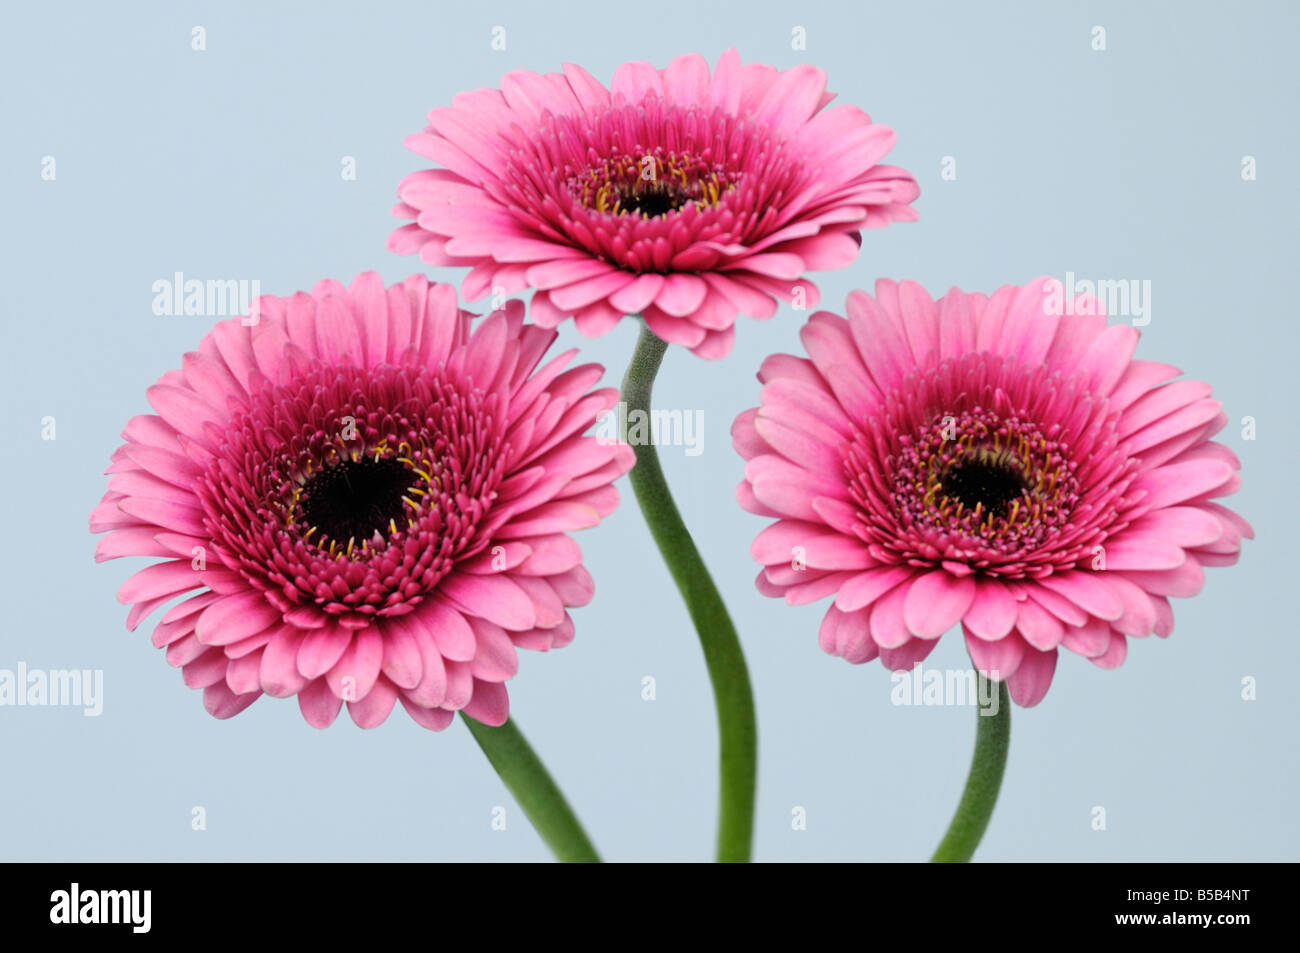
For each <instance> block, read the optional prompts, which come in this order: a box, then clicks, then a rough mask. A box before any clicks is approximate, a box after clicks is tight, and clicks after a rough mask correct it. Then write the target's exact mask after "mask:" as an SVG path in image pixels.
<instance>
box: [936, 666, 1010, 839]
mask: <svg viewBox="0 0 1300 953" xmlns="http://www.w3.org/2000/svg"><path fill="white" fill-rule="evenodd" d="M976 677H977V678H978V679H979V685H978V686H977V689H978V690H977V692H976V696H975V697H976V699H980V698H989V697H990V694H989V680H988V679H986V678H985V677H984V676H983V675H980V674H978V673H976ZM997 684H998V707H997V709H996V710H995V712H994V713H992V714H986V713H985V712H984V710H983V708H982V706H980V705H979V703H978V701H977V702H976V708H975V711H976V712H977V714H976V718H975V754H974V756H973V757H972V758H971V765H970V775H969V776H968V777H967V778H966V790H965V791H963V792H962V795H961V803H960V804H958V805H957V813H956V814H954V815H953V818H952V823H951V824H950V825H949V826H948V833H947V834H945V835H944V838H943V840H942V841H941V842H940V843H939V848H938V850H936V851H935V852H934V857H932V858H931V863H936V864H964V863H966V862H967V861H968V860H970V859H971V856H972V855H973V854H974V853H975V848H977V847H979V844H980V839H981V838H982V837H983V836H984V831H985V829H986V828H987V827H988V826H989V818H990V817H992V816H993V806H994V805H995V804H997V801H998V790H999V789H1000V788H1001V787H1002V773H1003V771H1005V770H1006V767H1007V748H1008V746H1009V745H1010V742H1011V700H1010V698H1008V697H1007V683H1006V682H1005V681H1002V682H998V683H997Z"/></svg>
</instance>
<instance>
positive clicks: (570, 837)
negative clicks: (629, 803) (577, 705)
mask: <svg viewBox="0 0 1300 953" xmlns="http://www.w3.org/2000/svg"><path fill="white" fill-rule="evenodd" d="M461 717H462V718H463V719H465V724H466V725H468V726H469V733H470V734H471V735H473V736H474V740H475V741H477V742H478V746H479V747H480V748H482V749H483V753H484V754H485V755H487V759H488V761H489V762H491V764H492V767H494V768H496V772H497V774H498V775H500V776H501V780H502V781H504V782H505V785H506V788H507V789H509V791H510V793H511V794H513V795H514V798H515V800H516V801H518V802H519V806H520V807H521V808H523V809H524V813H525V814H526V815H528V819H529V820H530V821H532V822H533V827H535V828H536V829H537V833H539V834H541V835H542V840H544V841H546V844H547V846H548V847H550V848H551V850H552V852H554V854H555V859H556V860H559V861H562V862H563V863H568V864H589V863H599V862H600V856H599V855H598V854H597V853H596V848H595V847H593V846H592V844H591V841H590V840H589V839H588V837H587V833H586V831H584V830H583V829H582V825H581V824H579V823H578V818H577V817H576V816H574V813H573V809H572V808H571V807H569V802H568V801H566V800H565V799H564V794H563V793H561V791H560V789H559V788H558V787H557V786H556V784H555V781H554V780H552V778H551V775H550V774H549V773H548V772H547V770H546V766H545V765H544V764H542V762H541V759H539V758H538V757H537V754H536V753H535V752H534V751H533V749H532V748H531V747H530V746H529V744H528V740H527V739H526V738H525V737H524V736H523V732H521V731H520V730H519V727H518V726H517V725H516V724H515V720H514V719H513V718H511V719H509V720H508V721H507V722H506V723H505V724H504V725H502V726H501V727H500V728H489V727H488V726H487V725H485V724H483V723H482V722H479V721H475V720H474V719H473V718H470V717H469V716H468V715H466V714H465V713H464V712H462V713H461Z"/></svg>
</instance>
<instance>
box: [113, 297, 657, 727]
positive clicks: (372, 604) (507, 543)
mask: <svg viewBox="0 0 1300 953" xmlns="http://www.w3.org/2000/svg"><path fill="white" fill-rule="evenodd" d="M253 314H254V315H255V316H256V318H255V319H253V318H249V319H238V318H237V319H232V320H229V321H224V322H222V323H221V324H218V325H217V326H216V327H215V328H214V329H213V330H212V332H211V333H210V334H208V335H207V336H206V337H205V338H204V339H203V340H202V342H200V344H199V349H198V351H196V352H193V353H190V354H186V355H185V359H184V362H183V366H182V368H181V369H180V370H173V371H169V372H168V373H166V374H164V375H163V377H162V378H161V379H160V380H159V381H158V383H157V384H156V385H155V386H153V387H151V388H150V389H149V391H148V398H149V402H150V403H151V404H152V405H153V407H154V409H155V410H156V411H157V415H152V414H146V415H143V416H139V417H135V418H133V419H132V420H131V421H130V422H129V423H128V424H127V426H126V430H125V432H124V433H123V437H124V438H125V439H126V443H125V444H123V445H122V446H121V447H120V448H118V450H117V451H116V452H115V453H114V454H113V463H112V466H110V467H109V469H108V472H109V473H110V474H111V475H112V476H111V477H110V479H109V483H108V492H107V493H106V494H105V496H104V499H103V502H102V503H100V505H99V506H98V507H97V508H96V509H95V511H94V513H93V514H92V515H91V519H90V528H91V530H92V531H93V532H103V531H108V535H107V536H105V537H104V538H103V539H101V540H100V542H99V547H98V550H97V552H96V558H97V559H99V560H105V559H113V558H116V557H119V556H158V557H164V558H165V561H163V562H159V563H156V564H155V565H152V566H150V567H149V568H147V569H144V570H142V571H140V572H138V573H136V574H135V575H134V576H132V577H131V578H130V579H129V580H127V582H126V584H125V585H123V586H122V589H121V591H120V592H119V594H118V598H119V599H120V600H121V601H122V602H124V603H130V604H132V608H131V611H130V613H129V615H128V616H127V628H129V629H134V628H135V627H136V626H137V625H139V623H140V622H141V620H143V619H144V618H145V617H146V616H148V615H149V614H150V613H152V612H153V611H155V610H156V609H158V608H160V607H162V606H163V605H164V604H166V603H168V602H171V601H172V600H174V599H176V598H177V597H181V596H184V597H185V598H184V599H183V601H180V602H179V603H177V604H176V605H175V606H173V607H172V608H171V609H170V610H168V611H167V613H166V614H165V615H164V616H163V617H162V621H161V623H160V624H159V625H158V627H157V628H156V629H155V630H154V636H153V642H154V644H155V645H156V646H158V647H160V648H161V647H166V650H167V660H168V661H169V662H170V663H171V664H172V665H176V666H180V667H181V670H182V673H183V675H184V679H185V683H186V684H187V685H189V686H190V687H191V688H201V689H203V700H204V705H205V707H206V708H207V710H208V711H209V712H211V713H212V714H213V715H215V716H216V717H218V718H229V717H230V716H232V715H234V714H237V713H238V712H240V711H242V710H243V709H245V708H246V707H248V706H249V705H250V704H252V703H253V702H254V701H256V700H257V698H258V697H260V696H261V695H262V693H266V694H268V695H272V696H275V697H280V698H283V697H287V696H290V695H297V696H298V702H299V705H300V707H301V709H302V713H303V716H304V717H305V718H306V719H307V721H308V722H309V723H310V724H312V725H313V726H315V727H317V728H323V727H325V726H327V725H329V724H330V723H331V722H332V721H333V720H334V718H335V717H336V716H337V715H338V712H339V709H340V707H341V705H342V704H343V702H344V701H346V702H347V703H348V712H349V714H350V715H351V716H352V719H353V721H355V722H356V723H357V724H358V725H360V726H361V727H363V728H373V727H374V726H376V725H378V724H379V723H381V722H382V721H383V720H384V719H385V718H387V717H388V714H389V712H390V711H391V710H392V708H393V704H394V702H396V701H399V700H400V701H401V703H402V704H403V705H404V706H405V708H406V710H407V711H408V712H409V713H410V715H411V717H412V718H414V719H415V720H416V721H417V722H418V723H420V724H421V725H423V726H425V727H426V728H433V729H435V730H436V729H441V728H444V727H446V725H447V724H448V723H449V722H450V721H451V719H452V717H453V715H454V713H455V712H456V711H457V710H463V711H465V712H466V713H467V714H468V715H470V716H472V717H474V718H476V719H478V720H479V721H482V722H484V723H485V724H489V725H500V724H502V723H503V722H504V721H505V720H506V717H507V707H508V699H507V697H506V689H505V685H504V684H503V683H504V682H505V681H506V680H507V679H509V678H510V677H512V676H513V675H514V674H515V671H516V668H517V665H518V660H517V658H516V655H515V650H516V649H518V648H525V649H540V650H546V649H550V648H558V647H560V646H563V645H567V644H568V643H569V641H570V640H571V639H572V638H573V623H572V621H571V620H570V618H569V615H568V612H567V611H566V607H572V606H581V605H584V604H586V602H587V601H588V600H589V599H590V598H591V594H592V582H591V577H590V576H589V575H588V574H587V571H586V570H585V569H584V568H583V567H582V556H581V553H580V552H579V550H578V547H577V545H576V544H575V543H574V542H573V541H572V540H571V539H570V538H569V536H567V535H566V534H567V533H568V532H569V531H570V530H575V529H580V528H582V527H587V526H594V525H596V523H597V522H599V520H600V519H601V517H603V516H606V515H608V514H609V513H610V512H611V511H612V510H613V509H614V507H615V505H616V503H617V500H618V493H617V490H616V489H615V488H614V487H613V486H612V485H611V483H612V481H613V480H614V479H616V478H617V477H618V476H620V475H621V474H623V473H625V472H626V471H627V470H628V469H629V468H630V467H631V465H632V460H633V457H632V451H631V449H630V448H628V447H627V446H625V445H616V444H615V445H610V444H606V443H602V442H600V441H597V440H596V439H595V438H594V437H584V436H582V433H583V431H584V430H586V429H587V427H588V425H589V424H590V423H591V422H592V420H594V419H595V417H596V415H597V414H598V413H599V412H601V411H602V410H604V409H606V408H608V407H610V406H611V405H612V404H613V403H614V401H615V400H616V399H617V392H616V391H615V390H614V389H605V390H598V391H593V392H590V393H589V392H588V389H589V388H590V387H591V386H592V385H593V384H594V383H595V382H596V381H597V380H598V379H599V377H600V376H601V373H602V369H601V368H600V367H598V366H596V365H592V364H588V365H584V366H582V367H577V368H574V369H572V370H568V371H564V370H563V368H564V367H565V365H566V364H567V363H568V362H569V360H570V359H571V358H572V357H573V355H574V353H575V352H574V351H568V352H566V353H564V354H562V355H560V356H559V357H556V358H555V359H553V360H552V361H550V362H549V363H547V364H545V365H544V366H542V367H541V368H538V363H539V362H540V361H541V359H542V357H543V355H544V354H545V352H546V350H547V348H548V347H549V346H550V343H551V342H552V341H553V340H554V338H555V332H554V331H547V330H544V329H542V328H538V327H533V326H525V325H523V305H522V304H521V303H519V302H510V303H509V305H508V306H507V307H506V309H505V310H504V311H503V312H496V313H494V314H492V315H491V316H490V317H488V318H486V319H485V320H484V321H482V322H481V323H480V324H479V325H478V327H477V329H475V330H473V331H471V320H470V319H471V317H472V316H471V315H469V314H467V313H465V312H462V311H460V310H459V308H458V307H457V304H456V294H455V291H454V290H453V289H452V288H451V287H449V286H447V285H437V284H430V283H429V282H428V281H427V280H425V279H423V278H419V277H412V278H409V279H407V280H406V281H405V282H403V283H402V284H398V285H393V286H392V287H389V288H385V287H384V285H383V282H382V281H381V279H380V278H379V276H378V275H376V274H374V273H367V274H363V275H360V276H359V277H358V278H356V280H354V281H353V282H352V285H351V286H350V287H348V288H344V287H343V286H342V285H341V284H339V283H338V282H335V281H324V282H321V283H320V284H318V285H317V286H316V288H315V289H314V290H313V291H312V293H311V294H305V293H299V294H297V295H295V296H293V297H292V298H276V297H270V296H265V297H262V298H260V299H258V301H257V303H256V305H255V307H254V310H253ZM246 321H247V323H245V322H246ZM195 590H198V591H197V592H195Z"/></svg>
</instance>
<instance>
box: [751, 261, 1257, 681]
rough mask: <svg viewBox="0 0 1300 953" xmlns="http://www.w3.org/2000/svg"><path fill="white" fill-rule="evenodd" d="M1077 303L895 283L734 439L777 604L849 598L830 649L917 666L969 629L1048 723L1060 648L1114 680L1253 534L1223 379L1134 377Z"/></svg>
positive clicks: (829, 327)
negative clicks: (1130, 641) (1239, 508)
mask: <svg viewBox="0 0 1300 953" xmlns="http://www.w3.org/2000/svg"><path fill="white" fill-rule="evenodd" d="M1060 290H1061V288H1060V283H1059V282H1053V281H1052V280H1051V279H1039V280H1038V281H1036V282H1034V283H1032V284H1030V285H1028V286H1026V287H1023V288H1018V287H1010V286H1008V287H1005V288H1002V289H1000V290H999V291H998V292H996V293H995V294H994V295H993V296H992V297H991V298H990V297H986V296H984V295H981V294H965V293H963V292H961V291H958V290H956V289H954V290H952V291H950V292H949V293H948V294H947V295H945V296H944V297H943V298H942V299H940V300H939V301H938V302H935V301H933V300H931V299H930V297H929V296H928V295H927V294H926V293H925V291H924V290H923V289H922V288H920V287H919V286H918V285H915V284H912V283H911V282H905V283H903V284H895V283H894V282H891V281H881V282H880V283H878V284H877V285H876V296H875V298H872V297H870V296H869V295H867V294H865V293H863V292H861V291H857V292H854V293H853V294H851V295H850V296H849V299H848V320H845V319H844V318H841V317H838V316H836V315H833V314H829V313H827V312H821V313H818V314H815V315H813V316H812V318H811V319H810V320H809V322H808V324H807V326H806V327H805V328H804V329H803V342H804V346H805V347H806V349H807V352H808V355H809V358H808V359H804V358H800V357H793V356H790V355H784V354H778V355H774V356H773V357H770V358H768V360H767V361H766V362H765V363H764V364H763V367H762V370H761V371H760V373H759V380H760V381H762V382H763V385H764V387H763V391H762V406H761V407H759V408H757V409H756V410H750V411H746V412H745V413H743V414H741V415H740V416H739V417H738V418H737V419H736V422H735V425H734V427H733V429H732V434H733V437H734V440H735V445H736V448H737V449H738V450H739V451H740V453H741V455H742V456H743V457H745V459H746V460H748V461H749V462H748V464H747V465H746V467H745V477H746V479H745V481H744V483H742V484H741V486H740V489H739V492H738V496H739V499H740V502H741V505H742V506H744V507H745V508H746V509H748V510H749V511H751V512H753V513H758V514H760V515H763V516H770V517H774V518H776V519H777V522H776V523H774V524H773V525H772V526H770V527H768V528H767V529H765V530H764V531H763V532H762V533H760V534H759V536H758V537H757V539H755V541H754V544H753V547H752V553H753V555H754V557H755V558H756V559H757V560H758V561H759V562H761V563H763V564H764V567H765V568H764V569H763V571H762V572H761V573H760V574H759V577H758V587H759V589H760V590H761V591H762V592H763V593H765V594H766V595H771V596H784V597H785V598H786V601H787V602H790V603H791V604H800V603H806V602H812V601H814V600H817V599H821V598H823V597H825V596H830V595H834V597H835V603H834V605H832V606H831V608H830V609H829V610H828V611H827V613H826V617H825V619H824V621H823V622H822V626H821V634H820V641H821V645H822V648H824V649H825V650H826V651H827V652H829V653H831V654H832V655H838V656H840V657H842V658H844V659H846V660H848V661H850V662H854V663H859V662H866V661H869V660H871V659H873V658H876V657H877V655H879V657H880V659H881V661H882V662H883V663H884V664H885V665H886V666H888V667H889V668H891V669H895V670H901V669H908V668H911V667H912V666H913V665H914V664H915V663H917V662H919V661H920V660H921V659H924V658H925V657H926V656H927V655H928V654H929V652H930V650H931V649H933V648H934V646H935V643H936V640H937V639H938V638H939V636H941V635H943V634H944V633H945V632H947V631H948V630H949V629H950V628H952V627H953V626H955V625H956V624H957V623H958V622H960V623H961V625H962V631H963V632H964V634H965V638H966V646H967V648H968V650H969V652H970V656H971V659H972V660H973V661H974V663H975V666H976V667H977V668H978V669H979V670H980V671H981V672H983V673H984V674H986V675H988V676H989V677H990V678H993V679H995V680H1003V679H1005V680H1006V682H1007V685H1008V688H1009V689H1010V691H1011V696H1012V698H1013V699H1014V700H1015V701H1016V702H1018V703H1019V704H1021V705H1026V706H1029V705H1035V704H1037V703H1038V702H1039V701H1040V700H1041V699H1042V698H1043V695H1044V694H1045V693H1046V691H1047V689H1048V686H1049V685H1050V684H1051V680H1052V675H1053V672H1054V671H1055V669H1056V658H1057V650H1058V649H1059V648H1060V647H1064V648H1066V649H1069V650H1070V651H1072V652H1075V653H1077V654H1079V655H1082V656H1084V657H1085V658H1088V659H1090V660H1091V661H1092V662H1093V663H1094V664H1096V665H1099V666H1101V667H1102V668H1114V667H1115V666H1117V665H1119V664H1120V663H1121V662H1123V661H1124V656H1125V652H1126V646H1127V638H1128V637H1129V636H1135V637H1141V636H1145V635H1149V634H1150V633H1151V632H1155V633H1156V634H1157V635H1159V636H1167V635H1169V633H1170V631H1171V630H1172V629H1173V624H1174V619H1173V612H1172V611H1171V609H1170V605H1169V597H1170V596H1192V595H1195V594H1196V593H1197V592H1198V591H1199V590H1200V588H1201V586H1202V584H1203V583H1204V581H1205V574H1204V567H1206V566H1224V565H1230V564H1232V563H1234V562H1236V560H1237V557H1238V555H1239V551H1240V547H1241V540H1242V537H1251V536H1253V533H1252V531H1251V528H1250V526H1249V524H1247V523H1246V522H1245V521H1244V520H1243V519H1241V517H1239V516H1237V515H1236V514H1235V513H1233V512H1232V511H1231V510H1228V509H1226V508H1225V507H1223V506H1221V505H1220V504H1218V503H1216V502H1214V500H1215V499H1216V498H1218V497H1224V496H1227V495H1229V494H1231V493H1233V492H1235V491H1236V489H1237V488H1238V486H1239V484H1240V479H1239V477H1238V475H1237V470H1238V468H1239V463H1238V461H1237V458H1236V456H1235V455H1234V454H1233V452H1232V451H1231V450H1229V449H1228V448H1227V447H1225V446H1223V445H1221V444H1218V443H1214V442H1212V441H1211V440H1210V437H1212V436H1213V435H1214V434H1215V433H1217V432H1218V431H1219V430H1220V429H1222V428H1223V426H1224V425H1225V424H1226V423H1227V417H1226V415H1224V414H1223V412H1222V410H1221V408H1220V405H1219V402H1218V401H1216V400H1214V399H1212V398H1211V397H1210V387H1209V385H1207V384H1202V383H1200V382H1198V381H1189V380H1177V381H1175V380H1173V378H1175V377H1177V376H1178V375H1179V374H1180V373H1181V372H1180V371H1179V370H1178V369H1177V368H1174V367H1170V366H1169V365H1167V364H1156V363H1153V362H1151V361H1138V360H1133V352H1134V349H1135V348H1136V346H1137V342H1138V336H1139V335H1138V332H1137V331H1136V330H1134V329H1133V328H1132V327H1129V326H1127V325H1114V326H1111V327H1107V326H1106V319H1105V317H1104V315H1103V313H1102V311H1101V308H1100V306H1099V305H1098V303H1097V302H1096V301H1094V300H1093V299H1091V298H1087V297H1080V298H1079V299H1078V300H1076V301H1075V302H1074V303H1073V306H1072V307H1067V308H1062V307H1061V304H1062V302H1061V300H1060ZM1063 311H1064V312H1065V313H1064V314H1062V312H1063Z"/></svg>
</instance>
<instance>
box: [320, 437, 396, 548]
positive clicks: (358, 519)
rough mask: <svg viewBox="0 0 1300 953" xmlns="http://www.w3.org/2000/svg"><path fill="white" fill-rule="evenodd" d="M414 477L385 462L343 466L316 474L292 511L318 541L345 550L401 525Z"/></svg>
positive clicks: (365, 460) (363, 461)
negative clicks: (299, 512) (314, 531)
mask: <svg viewBox="0 0 1300 953" xmlns="http://www.w3.org/2000/svg"><path fill="white" fill-rule="evenodd" d="M415 477H416V474H414V473H412V472H411V470H410V468H409V467H407V466H406V465H405V464H403V463H401V462H399V461H398V460H395V459H393V458H391V457H389V458H385V459H381V460H374V459H372V458H370V457H362V458H361V459H359V460H356V461H353V460H343V461H342V462H340V463H338V464H336V465H335V466H332V467H327V468H326V469H324V470H319V471H317V472H316V473H314V474H313V475H312V476H311V477H310V478H308V480H307V482H306V483H305V484H303V487H302V495H301V497H300V498H299V500H298V505H299V506H300V507H301V508H302V521H303V522H304V523H306V524H307V525H309V526H313V527H316V529H317V531H318V533H319V534H320V535H319V537H318V538H328V539H331V540H335V541H337V542H338V543H340V544H342V545H345V544H346V543H347V542H348V541H349V540H356V541H357V542H358V543H360V542H362V541H364V540H368V539H370V538H371V537H372V536H374V535H375V533H379V534H380V535H381V536H384V535H387V534H388V532H389V525H390V523H397V524H399V525H401V526H405V525H406V519H407V515H408V514H407V511H406V510H405V507H406V506H407V505H408V504H407V502H406V498H409V494H410V492H411V487H412V486H414V485H415V483H416V482H417V481H416V479H415Z"/></svg>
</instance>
